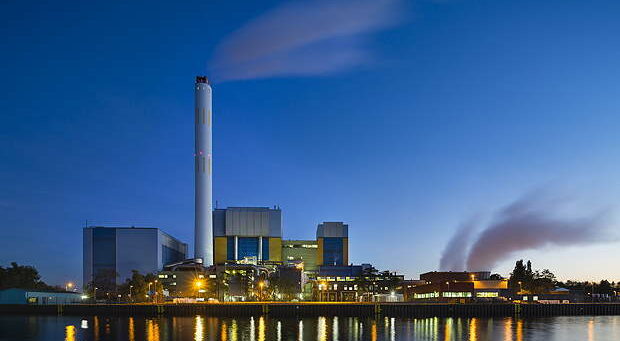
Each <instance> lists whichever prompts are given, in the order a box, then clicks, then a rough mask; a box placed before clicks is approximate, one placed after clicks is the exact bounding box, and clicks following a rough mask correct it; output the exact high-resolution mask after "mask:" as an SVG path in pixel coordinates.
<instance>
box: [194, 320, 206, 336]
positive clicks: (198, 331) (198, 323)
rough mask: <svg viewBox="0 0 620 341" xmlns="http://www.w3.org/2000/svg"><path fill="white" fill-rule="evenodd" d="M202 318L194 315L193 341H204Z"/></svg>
mask: <svg viewBox="0 0 620 341" xmlns="http://www.w3.org/2000/svg"><path fill="white" fill-rule="evenodd" d="M204 320H205V319H204V317H202V316H200V315H196V318H195V324H194V341H204V339H205V335H204V330H205V326H204Z"/></svg>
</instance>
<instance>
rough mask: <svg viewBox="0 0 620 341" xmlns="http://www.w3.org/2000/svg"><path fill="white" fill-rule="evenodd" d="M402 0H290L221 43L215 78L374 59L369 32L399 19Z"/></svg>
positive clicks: (325, 69)
mask: <svg viewBox="0 0 620 341" xmlns="http://www.w3.org/2000/svg"><path fill="white" fill-rule="evenodd" d="M401 12H402V2H401V0H315V1H291V2H287V3H285V4H284V5H282V6H280V7H277V8H275V9H273V10H271V11H269V12H267V13H265V14H263V15H262V16H259V17H258V18H256V19H254V20H252V21H250V22H248V23H247V24H246V25H244V26H243V27H241V28H240V29H238V30H237V31H235V32H233V33H232V34H231V35H230V36H228V37H227V38H226V39H224V41H223V42H222V43H221V44H220V45H219V46H217V47H216V50H215V55H214V57H213V59H212V61H211V63H210V66H211V73H212V74H214V75H215V79H216V80H222V81H223V80H238V79H252V78H266V77H274V76H289V75H323V74H329V73H334V72H340V71H344V70H348V69H350V68H353V67H355V66H358V65H361V64H364V63H366V62H368V61H369V60H371V53H370V51H369V49H368V48H367V46H366V45H367V42H368V35H369V34H370V33H372V32H376V31H378V30H381V29H384V28H387V27H389V26H392V25H395V24H396V23H398V22H399V21H400V13H401Z"/></svg>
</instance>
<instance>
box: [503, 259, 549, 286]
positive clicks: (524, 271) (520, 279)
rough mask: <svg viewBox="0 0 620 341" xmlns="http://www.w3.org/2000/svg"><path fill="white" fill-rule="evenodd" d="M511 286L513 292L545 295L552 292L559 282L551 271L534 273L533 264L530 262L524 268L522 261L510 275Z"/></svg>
mask: <svg viewBox="0 0 620 341" xmlns="http://www.w3.org/2000/svg"><path fill="white" fill-rule="evenodd" d="M509 284H510V288H511V289H512V290H513V291H524V292H529V293H544V292H547V291H549V290H552V289H553V288H554V287H555V286H556V284H557V280H556V278H555V275H554V274H553V273H552V272H551V271H549V269H544V270H542V271H537V270H536V271H533V270H532V262H530V261H529V260H528V261H527V265H525V266H524V265H523V260H522V259H521V260H518V261H517V263H516V264H515V268H514V270H513V271H512V273H511V274H510V279H509Z"/></svg>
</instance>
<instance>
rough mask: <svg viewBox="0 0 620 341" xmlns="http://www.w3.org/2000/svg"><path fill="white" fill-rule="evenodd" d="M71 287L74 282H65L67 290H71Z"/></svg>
mask: <svg viewBox="0 0 620 341" xmlns="http://www.w3.org/2000/svg"><path fill="white" fill-rule="evenodd" d="M71 288H73V282H67V284H65V291H69V289H71Z"/></svg>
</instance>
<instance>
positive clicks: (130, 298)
mask: <svg viewBox="0 0 620 341" xmlns="http://www.w3.org/2000/svg"><path fill="white" fill-rule="evenodd" d="M131 288H133V285H130V286H129V300H131V302H132V303H133V296H131Z"/></svg>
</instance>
